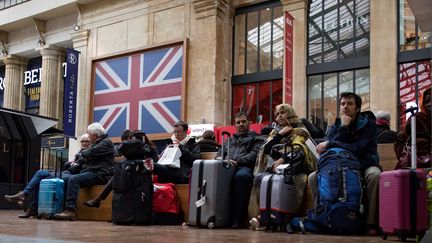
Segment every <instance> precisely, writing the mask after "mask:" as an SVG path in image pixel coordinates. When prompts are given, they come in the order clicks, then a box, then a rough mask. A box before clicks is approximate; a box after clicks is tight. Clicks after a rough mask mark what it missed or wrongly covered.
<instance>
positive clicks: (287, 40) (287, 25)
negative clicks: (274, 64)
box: [284, 11, 294, 105]
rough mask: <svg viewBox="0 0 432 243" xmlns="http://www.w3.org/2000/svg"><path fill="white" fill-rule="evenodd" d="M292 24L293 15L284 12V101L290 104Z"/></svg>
mask: <svg viewBox="0 0 432 243" xmlns="http://www.w3.org/2000/svg"><path fill="white" fill-rule="evenodd" d="M293 24H294V17H293V16H292V15H291V14H289V13H288V12H287V11H285V12H284V56H285V60H284V65H285V68H284V70H285V72H284V80H285V103H287V104H290V105H292V86H293V83H292V82H293Z"/></svg>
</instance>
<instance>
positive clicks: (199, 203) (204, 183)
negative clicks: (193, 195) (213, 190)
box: [195, 180, 207, 208]
mask: <svg viewBox="0 0 432 243" xmlns="http://www.w3.org/2000/svg"><path fill="white" fill-rule="evenodd" d="M206 184H207V182H206V181H205V180H204V181H203V184H202V187H201V188H202V189H201V190H202V191H201V198H200V199H199V200H198V201H196V202H195V206H196V207H197V208H199V207H201V206H203V205H204V204H205V203H206V197H207V196H206V195H205V193H206Z"/></svg>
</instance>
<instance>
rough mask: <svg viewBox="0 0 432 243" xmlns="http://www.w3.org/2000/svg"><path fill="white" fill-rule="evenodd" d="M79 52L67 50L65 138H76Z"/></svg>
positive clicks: (64, 112) (64, 110) (64, 111)
mask: <svg viewBox="0 0 432 243" xmlns="http://www.w3.org/2000/svg"><path fill="white" fill-rule="evenodd" d="M78 59H79V52H78V51H75V50H73V49H69V48H68V49H66V78H65V82H64V100H63V102H64V107H63V130H64V136H65V137H72V138H75V123H76V100H77V89H78V88H77V87H78Z"/></svg>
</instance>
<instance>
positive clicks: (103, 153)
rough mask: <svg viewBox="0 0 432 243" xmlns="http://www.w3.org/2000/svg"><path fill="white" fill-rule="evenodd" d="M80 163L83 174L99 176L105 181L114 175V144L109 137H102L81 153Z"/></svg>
mask: <svg viewBox="0 0 432 243" xmlns="http://www.w3.org/2000/svg"><path fill="white" fill-rule="evenodd" d="M78 163H79V164H80V165H81V166H82V168H83V169H82V171H81V173H83V172H93V173H96V174H98V175H99V176H100V177H101V178H102V179H103V180H105V179H106V177H107V176H110V175H112V166H113V163H114V144H113V142H112V141H111V140H110V139H109V138H108V136H107V135H104V136H102V137H100V138H99V139H98V140H97V141H96V142H95V143H94V144H92V145H91V146H90V147H89V148H88V149H85V150H83V151H82V152H81V156H80V158H79V159H78Z"/></svg>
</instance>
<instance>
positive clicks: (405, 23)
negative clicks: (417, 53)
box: [399, 0, 432, 51]
mask: <svg viewBox="0 0 432 243" xmlns="http://www.w3.org/2000/svg"><path fill="white" fill-rule="evenodd" d="M431 46H432V32H422V31H421V29H420V28H419V27H418V25H417V23H416V21H415V18H414V14H413V13H412V11H411V9H410V7H409V5H408V0H399V50H400V51H409V50H416V49H422V48H430V47H431Z"/></svg>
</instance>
